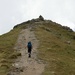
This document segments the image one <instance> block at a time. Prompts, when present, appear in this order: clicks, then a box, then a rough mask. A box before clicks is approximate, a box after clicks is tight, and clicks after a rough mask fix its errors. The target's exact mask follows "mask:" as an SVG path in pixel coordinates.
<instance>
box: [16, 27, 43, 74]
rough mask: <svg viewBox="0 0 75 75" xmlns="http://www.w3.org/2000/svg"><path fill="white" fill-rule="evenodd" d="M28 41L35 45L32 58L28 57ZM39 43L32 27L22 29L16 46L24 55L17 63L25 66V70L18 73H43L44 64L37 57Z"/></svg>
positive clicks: (19, 65)
mask: <svg viewBox="0 0 75 75" xmlns="http://www.w3.org/2000/svg"><path fill="white" fill-rule="evenodd" d="M28 41H31V42H32V45H33V49H32V53H31V58H28V52H27V47H26V46H27V43H28ZM38 45H39V42H38V40H37V39H36V37H35V34H34V32H33V31H31V29H30V28H28V29H24V30H22V31H21V33H20V35H19V38H18V41H17V44H16V47H15V48H16V49H17V50H19V51H20V52H21V54H22V56H21V57H20V58H19V59H18V60H17V61H16V63H15V64H17V66H18V67H22V68H23V72H18V73H17V74H18V75H41V73H42V72H43V71H44V64H43V63H42V62H41V61H40V60H39V59H37V48H38Z"/></svg>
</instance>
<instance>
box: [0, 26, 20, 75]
mask: <svg viewBox="0 0 75 75" xmlns="http://www.w3.org/2000/svg"><path fill="white" fill-rule="evenodd" d="M20 31H21V29H20V27H18V28H15V29H13V30H11V31H10V32H8V33H6V34H3V35H2V36H0V75H6V74H7V72H8V71H9V70H10V68H11V65H12V63H13V62H14V60H15V59H16V58H17V55H19V53H17V52H16V51H15V50H14V49H13V48H14V46H15V43H16V41H17V38H18V35H19V32H20Z"/></svg>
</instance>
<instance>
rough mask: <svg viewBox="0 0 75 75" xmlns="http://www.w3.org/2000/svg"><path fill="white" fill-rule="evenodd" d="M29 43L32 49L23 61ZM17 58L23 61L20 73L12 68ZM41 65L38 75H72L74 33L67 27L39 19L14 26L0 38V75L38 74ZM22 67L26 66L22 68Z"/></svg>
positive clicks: (74, 61)
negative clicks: (42, 64)
mask: <svg viewBox="0 0 75 75" xmlns="http://www.w3.org/2000/svg"><path fill="white" fill-rule="evenodd" d="M19 37H20V38H19ZM29 40H31V42H32V45H33V48H34V49H33V50H32V52H33V53H32V58H30V59H28V58H26V57H27V53H25V52H26V51H27V49H26V48H25V47H26V44H27V42H28V41H29ZM17 41H19V42H17ZM36 44H37V45H36ZM14 46H16V47H15V48H14ZM22 50H24V52H23V51H22ZM34 50H37V52H36V51H34ZM21 51H22V53H21ZM19 57H20V60H21V61H22V60H23V61H24V62H23V61H22V62H23V63H24V64H22V63H21V64H22V65H23V66H24V67H23V69H21V68H22V67H20V69H19V68H15V66H14V64H15V60H16V59H17V58H19ZM33 60H34V61H36V62H34V61H33ZM18 62H19V60H18V61H17V63H18ZM33 62H34V63H35V64H34V63H33ZM41 62H43V63H44V64H45V69H44V71H43V73H42V74H41V75H75V32H73V30H72V29H70V28H69V27H67V26H62V25H61V24H58V23H56V22H53V21H51V20H46V19H44V17H43V16H41V15H40V16H39V17H38V18H36V19H31V20H28V21H26V22H23V23H21V24H17V25H15V26H14V27H13V30H11V31H10V32H9V33H7V34H4V35H2V36H0V74H1V75H17V74H18V73H20V72H21V73H23V74H28V75H29V71H30V73H31V72H33V73H34V72H35V73H36V71H37V72H38V71H39V72H41V68H42V67H41V65H40V64H41ZM25 63H27V65H26V66H25ZM28 64H29V65H30V66H31V67H30V66H28ZM36 64H37V65H39V67H40V68H39V67H38V66H37V65H36ZM34 65H35V66H34ZM17 66H18V65H17ZM36 66H37V67H36ZM28 69H29V70H28ZM38 69H39V70H38ZM10 71H12V72H18V73H17V74H14V73H13V74H10V73H12V72H10ZM39 72H38V73H39ZM35 73H34V75H35ZM23 74H22V75H23ZM36 75H39V74H36Z"/></svg>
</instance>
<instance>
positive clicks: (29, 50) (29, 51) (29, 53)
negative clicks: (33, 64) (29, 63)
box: [28, 48, 31, 57]
mask: <svg viewBox="0 0 75 75" xmlns="http://www.w3.org/2000/svg"><path fill="white" fill-rule="evenodd" d="M28 55H29V57H31V48H29V49H28Z"/></svg>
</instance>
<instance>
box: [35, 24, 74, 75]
mask: <svg viewBox="0 0 75 75" xmlns="http://www.w3.org/2000/svg"><path fill="white" fill-rule="evenodd" d="M35 34H36V37H37V39H38V40H40V41H39V43H40V46H39V48H38V50H39V55H38V58H39V59H41V60H43V61H44V62H46V67H45V71H44V72H43V74H42V75H75V46H74V45H75V40H74V39H73V38H72V37H73V36H74V35H75V33H74V32H69V31H67V30H65V29H62V27H61V26H59V27H58V26H57V25H49V24H46V23H45V24H43V25H42V26H41V27H37V28H36V29H35ZM70 35H71V36H70ZM66 41H71V43H70V44H68V43H66Z"/></svg>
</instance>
